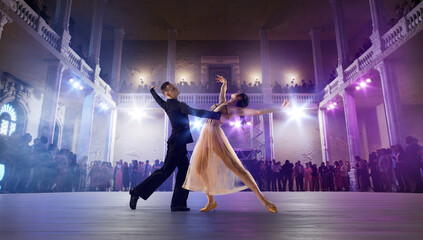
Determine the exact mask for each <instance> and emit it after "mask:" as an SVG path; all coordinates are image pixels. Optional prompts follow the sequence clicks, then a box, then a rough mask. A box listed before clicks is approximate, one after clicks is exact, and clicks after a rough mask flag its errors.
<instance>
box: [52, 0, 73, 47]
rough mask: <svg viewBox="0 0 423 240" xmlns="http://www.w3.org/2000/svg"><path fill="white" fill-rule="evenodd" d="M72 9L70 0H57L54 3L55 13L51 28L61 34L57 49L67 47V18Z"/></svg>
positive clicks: (68, 36)
mask: <svg viewBox="0 0 423 240" xmlns="http://www.w3.org/2000/svg"><path fill="white" fill-rule="evenodd" d="M71 9H72V0H58V1H57V4H56V14H55V16H54V23H53V29H54V31H55V32H56V33H57V34H59V35H60V36H61V46H60V48H61V49H59V50H62V49H63V50H64V49H65V48H66V47H69V42H70V39H71V36H70V34H69V19H70V15H71Z"/></svg>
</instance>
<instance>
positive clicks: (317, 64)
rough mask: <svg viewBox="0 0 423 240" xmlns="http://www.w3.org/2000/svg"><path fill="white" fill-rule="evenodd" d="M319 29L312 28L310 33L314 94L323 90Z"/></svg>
mask: <svg viewBox="0 0 423 240" xmlns="http://www.w3.org/2000/svg"><path fill="white" fill-rule="evenodd" d="M320 31H321V30H320V29H319V28H313V29H311V31H310V36H311V46H312V48H313V64H314V81H315V85H316V92H319V91H320V90H322V89H323V83H324V81H323V61H322V48H321V45H320Z"/></svg>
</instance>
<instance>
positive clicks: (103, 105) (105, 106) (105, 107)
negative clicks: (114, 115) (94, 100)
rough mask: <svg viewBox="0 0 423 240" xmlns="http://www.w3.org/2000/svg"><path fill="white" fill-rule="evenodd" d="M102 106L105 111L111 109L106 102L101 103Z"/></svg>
mask: <svg viewBox="0 0 423 240" xmlns="http://www.w3.org/2000/svg"><path fill="white" fill-rule="evenodd" d="M100 108H101V109H103V110H104V111H107V110H109V106H107V103H104V102H101V103H100Z"/></svg>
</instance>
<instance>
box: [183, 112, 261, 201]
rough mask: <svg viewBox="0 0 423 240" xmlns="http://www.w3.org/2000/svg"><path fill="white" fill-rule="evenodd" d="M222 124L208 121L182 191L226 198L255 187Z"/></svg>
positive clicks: (195, 149)
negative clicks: (228, 195) (230, 194)
mask: <svg viewBox="0 0 423 240" xmlns="http://www.w3.org/2000/svg"><path fill="white" fill-rule="evenodd" d="M221 125H222V122H221V121H218V120H210V119H208V120H207V121H206V123H205V124H204V126H203V129H202V130H201V134H200V137H199V139H198V141H197V144H196V146H195V148H194V151H193V153H192V156H191V162H190V167H189V169H188V172H187V177H186V179H185V182H184V184H183V186H182V187H183V188H185V189H188V190H192V191H202V192H205V193H207V194H210V195H223V194H229V193H234V192H238V191H242V190H244V189H247V188H251V186H248V185H251V184H255V182H254V179H253V177H252V176H251V174H250V173H249V172H248V171H247V170H246V169H245V168H244V166H243V165H242V163H241V161H240V160H239V158H238V157H237V155H236V153H235V151H234V150H233V148H232V146H231V145H230V143H229V141H228V139H227V137H226V135H225V133H224V132H223V130H222V128H221Z"/></svg>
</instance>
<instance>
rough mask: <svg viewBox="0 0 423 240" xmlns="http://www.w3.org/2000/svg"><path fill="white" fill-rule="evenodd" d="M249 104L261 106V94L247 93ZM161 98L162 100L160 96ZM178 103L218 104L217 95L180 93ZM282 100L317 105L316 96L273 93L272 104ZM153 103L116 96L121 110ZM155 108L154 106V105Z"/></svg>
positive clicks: (140, 97) (132, 96)
mask: <svg viewBox="0 0 423 240" xmlns="http://www.w3.org/2000/svg"><path fill="white" fill-rule="evenodd" d="M248 96H249V98H250V104H252V105H258V104H263V94H261V93H249V94H248ZM162 98H164V97H163V96H162ZM230 98H231V94H230V93H229V94H226V100H227V101H228V100H229V99H230ZM178 99H179V101H181V102H185V103H187V104H192V105H203V104H204V105H207V106H211V105H213V104H215V103H218V102H219V94H218V93H181V94H180V95H179V98H178ZM284 99H287V100H289V101H291V102H294V103H297V104H308V103H313V104H317V103H319V95H318V94H313V93H310V94H307V93H273V94H272V103H273V104H278V105H279V104H282V103H283V101H284ZM151 103H155V101H154V99H153V97H152V96H151V94H150V93H122V94H119V96H118V102H117V106H118V107H122V108H131V107H140V106H145V105H149V104H151ZM154 106H155V107H157V106H156V105H154Z"/></svg>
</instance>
